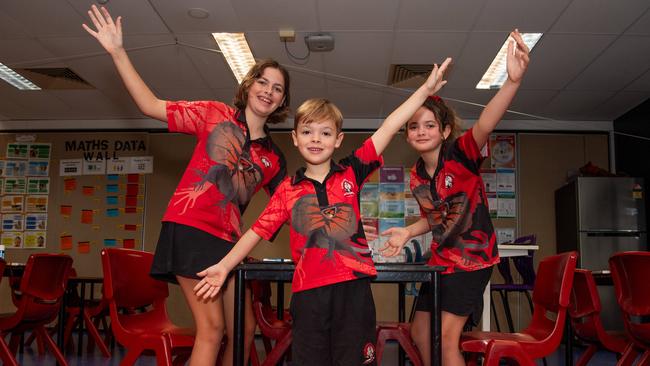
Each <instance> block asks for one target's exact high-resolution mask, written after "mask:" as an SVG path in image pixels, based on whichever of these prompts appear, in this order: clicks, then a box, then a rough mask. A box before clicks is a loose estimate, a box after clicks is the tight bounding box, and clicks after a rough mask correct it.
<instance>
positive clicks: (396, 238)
mask: <svg viewBox="0 0 650 366" xmlns="http://www.w3.org/2000/svg"><path fill="white" fill-rule="evenodd" d="M381 235H382V236H390V239H388V241H387V242H386V245H384V247H383V248H381V249H380V252H381V255H383V256H384V257H394V256H396V255H397V254H399V252H400V251H401V250H402V248H403V247H404V244H406V242H407V241H408V240H409V238H410V237H411V234H410V233H409V231H408V230H407V229H406V228H404V227H392V228H390V229H388V230H386V231H384V232H382V233H381Z"/></svg>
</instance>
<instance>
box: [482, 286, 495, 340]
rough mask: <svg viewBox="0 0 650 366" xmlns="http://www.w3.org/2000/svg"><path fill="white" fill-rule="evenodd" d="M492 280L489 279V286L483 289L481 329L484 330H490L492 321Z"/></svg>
mask: <svg viewBox="0 0 650 366" xmlns="http://www.w3.org/2000/svg"><path fill="white" fill-rule="evenodd" d="M490 282H491V281H488V284H487V286H485V290H483V313H482V314H481V330H482V331H484V332H489V331H490V326H491V324H490V322H491V321H492V320H491V319H490V309H492V304H491V301H492V294H491V291H490Z"/></svg>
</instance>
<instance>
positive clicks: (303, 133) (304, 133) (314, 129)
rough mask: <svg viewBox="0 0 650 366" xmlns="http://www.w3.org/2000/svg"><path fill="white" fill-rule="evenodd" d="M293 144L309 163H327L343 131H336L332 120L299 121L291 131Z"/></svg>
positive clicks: (341, 138) (338, 143) (338, 144)
mask: <svg viewBox="0 0 650 366" xmlns="http://www.w3.org/2000/svg"><path fill="white" fill-rule="evenodd" d="M291 136H292V137H293V144H294V146H296V147H297V148H298V151H299V152H300V155H302V157H303V158H304V159H305V161H306V162H307V164H309V165H321V164H323V163H328V164H329V161H330V159H331V158H332V154H334V149H336V148H338V147H339V146H340V145H341V141H343V133H341V132H338V131H337V129H336V124H335V123H334V121H332V120H326V121H316V122H310V123H305V122H301V123H300V124H298V127H297V128H296V129H295V130H294V131H292V132H291Z"/></svg>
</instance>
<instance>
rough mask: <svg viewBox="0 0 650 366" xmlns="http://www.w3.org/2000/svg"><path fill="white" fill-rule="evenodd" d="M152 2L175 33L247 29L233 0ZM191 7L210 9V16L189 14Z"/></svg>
mask: <svg viewBox="0 0 650 366" xmlns="http://www.w3.org/2000/svg"><path fill="white" fill-rule="evenodd" d="M111 1H112V0H111ZM126 1H127V2H129V1H130V0H126ZM151 2H152V4H153V5H154V6H155V8H156V10H157V11H158V12H159V13H160V15H161V16H162V17H163V19H164V21H165V23H166V24H167V25H168V26H169V27H170V28H171V30H172V31H173V32H174V33H212V32H242V31H244V30H245V28H243V27H242V26H241V25H240V22H239V19H238V18H237V15H236V14H235V11H234V9H233V6H232V2H231V1H228V0H191V1H178V0H151ZM145 3H146V2H145ZM190 8H200V9H204V10H206V11H208V13H209V16H208V17H207V18H206V19H196V18H192V17H190V16H189V15H188V10H189V9H190Z"/></svg>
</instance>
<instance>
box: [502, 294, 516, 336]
mask: <svg viewBox="0 0 650 366" xmlns="http://www.w3.org/2000/svg"><path fill="white" fill-rule="evenodd" d="M500 294H501V300H502V301H503V308H504V310H505V311H506V320H507V321H508V328H509V329H510V333H512V332H514V331H515V325H514V323H513V321H512V313H511V312H510V301H508V291H503V292H500Z"/></svg>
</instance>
